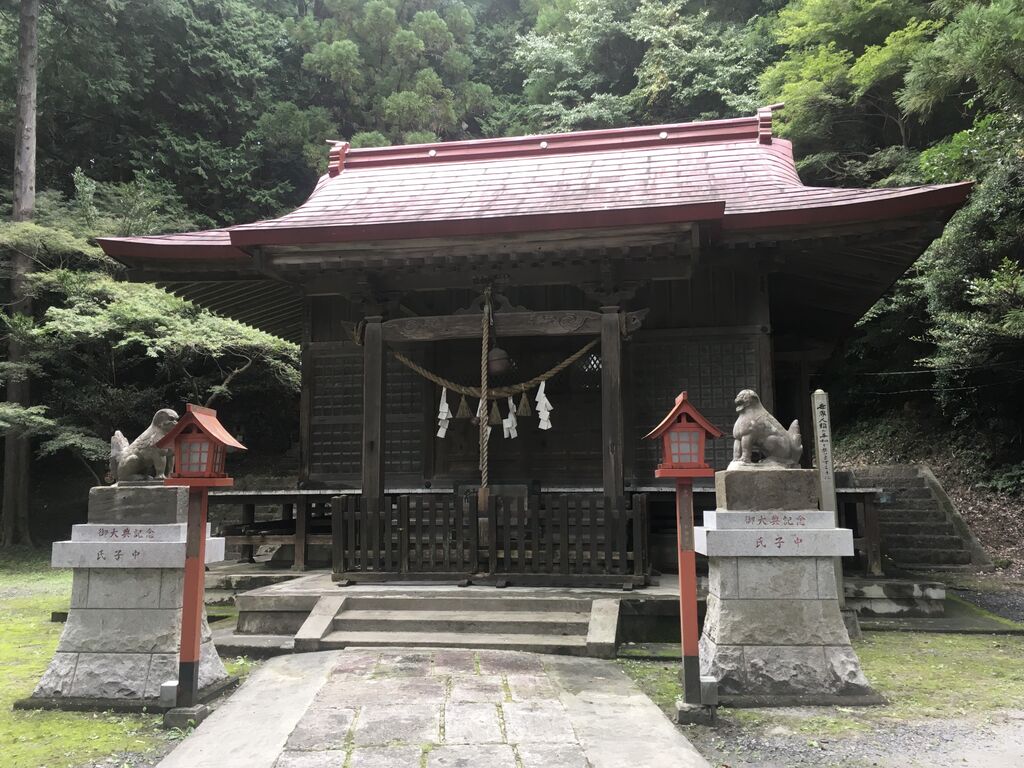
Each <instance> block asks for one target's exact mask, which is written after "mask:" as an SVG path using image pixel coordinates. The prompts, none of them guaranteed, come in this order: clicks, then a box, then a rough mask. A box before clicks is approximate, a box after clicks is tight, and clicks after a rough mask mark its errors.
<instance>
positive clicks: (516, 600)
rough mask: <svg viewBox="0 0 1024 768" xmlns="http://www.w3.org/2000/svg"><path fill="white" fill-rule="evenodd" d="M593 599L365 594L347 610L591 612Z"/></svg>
mask: <svg viewBox="0 0 1024 768" xmlns="http://www.w3.org/2000/svg"><path fill="white" fill-rule="evenodd" d="M590 604H591V601H590V600H583V599H576V598H564V597H556V598H543V597H511V596H509V597H504V596H502V597H364V596H354V597H349V598H347V599H346V600H345V611H494V612H495V613H508V612H511V611H532V612H548V611H567V612H571V613H589V611H590Z"/></svg>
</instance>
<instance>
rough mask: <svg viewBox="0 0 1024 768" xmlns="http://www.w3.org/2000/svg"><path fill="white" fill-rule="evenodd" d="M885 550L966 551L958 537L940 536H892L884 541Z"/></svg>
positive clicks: (888, 536)
mask: <svg viewBox="0 0 1024 768" xmlns="http://www.w3.org/2000/svg"><path fill="white" fill-rule="evenodd" d="M884 543H885V545H886V549H890V550H892V549H950V550H961V549H966V547H965V546H964V542H963V540H962V539H961V538H960V537H959V536H942V535H936V534H924V535H918V534H892V535H887V536H886V537H885V541H884Z"/></svg>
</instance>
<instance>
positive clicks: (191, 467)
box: [157, 403, 245, 723]
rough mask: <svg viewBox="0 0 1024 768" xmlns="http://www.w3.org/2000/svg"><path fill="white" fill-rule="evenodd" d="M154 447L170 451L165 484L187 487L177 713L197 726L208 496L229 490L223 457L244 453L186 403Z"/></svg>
mask: <svg viewBox="0 0 1024 768" xmlns="http://www.w3.org/2000/svg"><path fill="white" fill-rule="evenodd" d="M157 447H158V448H164V449H167V448H173V450H174V470H173V471H172V472H171V473H170V476H169V477H168V478H167V479H166V480H164V483H166V484H167V485H187V486H188V487H189V489H188V528H187V531H186V538H185V583H184V595H183V600H182V608H181V654H180V657H179V660H178V692H177V707H178V708H185V709H187V710H188V716H189V717H190V718H191V719H193V720H195V721H196V722H197V723H198V722H199V721H200V720H201V719H202V718H203V717H205V713H206V711H207V710H206V709H205V708H204V707H202V706H201V705H199V702H198V693H199V659H200V646H201V636H200V630H201V628H202V623H203V602H204V601H203V591H204V589H203V581H204V579H203V575H204V573H203V572H204V568H205V565H206V517H207V515H206V512H207V505H208V495H209V492H210V488H211V487H217V486H220V487H225V486H230V485H234V482H235V481H234V479H232V478H230V477H228V476H227V473H226V472H225V469H224V459H225V456H226V455H227V453H228V451H244V450H245V446H244V445H242V444H241V443H240V442H238V441H237V440H235V438H234V437H232V436H231V434H230V433H229V432H228V431H227V429H225V428H224V425H223V424H221V423H220V421H219V420H218V419H217V412H216V411H215V410H213V409H212V408H204V407H203V406H201V405H192V404H191V403H190V404H188V405H186V406H185V415H184V416H182V417H181V418H180V419H178V423H177V424H176V425H175V426H174V428H173V429H172V430H171V431H170V432H168V433H167V434H166V435H164V437H163V439H162V440H160V442H158V443H157Z"/></svg>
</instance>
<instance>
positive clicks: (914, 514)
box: [878, 507, 946, 525]
mask: <svg viewBox="0 0 1024 768" xmlns="http://www.w3.org/2000/svg"><path fill="white" fill-rule="evenodd" d="M878 519H879V522H880V523H881V524H883V525H884V524H885V523H887V522H901V523H944V522H946V516H945V515H944V514H943V513H942V510H940V509H888V508H885V507H883V508H880V509H879V510H878Z"/></svg>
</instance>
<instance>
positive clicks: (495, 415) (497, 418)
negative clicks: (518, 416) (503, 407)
mask: <svg viewBox="0 0 1024 768" xmlns="http://www.w3.org/2000/svg"><path fill="white" fill-rule="evenodd" d="M488 423H489V424H490V425H491V426H492V427H496V426H498V425H499V424H501V411H499V410H498V404H497V403H491V419H490V421H489V422H488Z"/></svg>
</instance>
